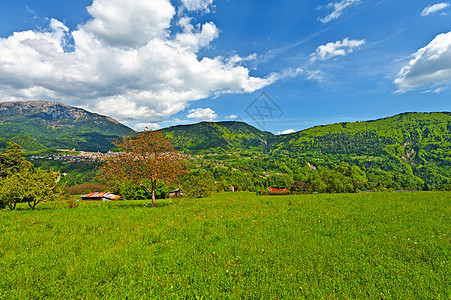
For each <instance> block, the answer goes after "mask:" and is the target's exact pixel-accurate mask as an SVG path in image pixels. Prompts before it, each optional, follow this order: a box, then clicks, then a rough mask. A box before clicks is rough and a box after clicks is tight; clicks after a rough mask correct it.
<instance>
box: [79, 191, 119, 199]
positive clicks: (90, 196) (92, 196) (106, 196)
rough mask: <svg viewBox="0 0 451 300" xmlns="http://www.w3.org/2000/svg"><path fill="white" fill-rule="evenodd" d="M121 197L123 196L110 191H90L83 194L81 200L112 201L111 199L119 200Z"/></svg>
mask: <svg viewBox="0 0 451 300" xmlns="http://www.w3.org/2000/svg"><path fill="white" fill-rule="evenodd" d="M120 198H121V196H117V195H115V194H112V193H109V192H105V193H89V194H86V195H83V196H81V200H90V201H111V200H119V199H120Z"/></svg>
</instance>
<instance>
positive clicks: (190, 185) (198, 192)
mask: <svg viewBox="0 0 451 300" xmlns="http://www.w3.org/2000/svg"><path fill="white" fill-rule="evenodd" d="M184 188H185V190H186V193H187V195H188V196H189V197H191V198H204V197H208V196H210V195H211V194H212V192H213V190H214V188H215V186H214V185H213V179H211V178H209V177H208V176H207V175H205V174H200V173H195V174H192V175H191V176H190V177H189V178H188V179H186V180H185V184H184Z"/></svg>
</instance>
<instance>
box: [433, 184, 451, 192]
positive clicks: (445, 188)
mask: <svg viewBox="0 0 451 300" xmlns="http://www.w3.org/2000/svg"><path fill="white" fill-rule="evenodd" d="M435 190H436V191H443V192H451V184H442V185H440V186H438V187H436V188H435Z"/></svg>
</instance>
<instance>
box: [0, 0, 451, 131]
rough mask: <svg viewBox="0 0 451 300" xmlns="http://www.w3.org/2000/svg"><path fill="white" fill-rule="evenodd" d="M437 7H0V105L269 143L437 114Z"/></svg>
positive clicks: (153, 1)
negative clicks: (46, 103) (273, 138)
mask: <svg viewBox="0 0 451 300" xmlns="http://www.w3.org/2000/svg"><path fill="white" fill-rule="evenodd" d="M450 79H451V6H450V2H446V1H422V0H417V1H404V0H396V1H395V0H374V1H370V0H337V1H331V0H329V1H294V0H279V1H267V0H260V1H255V0H254V1H250V0H239V1H238V0H177V1H170V0H133V1H121V0H94V1H86V0H80V1H66V0H59V1H56V0H41V1H29V0H28V1H26V0H16V1H5V0H0V99H1V101H18V100H51V101H60V102H63V103H67V104H69V105H75V106H79V107H83V108H86V109H88V110H91V111H94V112H97V113H101V114H106V115H110V116H112V117H114V118H116V119H118V120H119V121H122V122H124V123H126V124H127V125H129V126H131V127H134V128H136V129H142V128H143V127H144V126H148V127H149V128H160V127H166V126H171V125H176V124H186V123H194V122H198V121H201V120H209V121H222V120H242V121H245V122H247V123H249V124H251V125H254V126H256V127H258V128H260V129H263V130H268V131H272V132H273V133H280V132H290V131H293V130H294V131H298V130H302V129H305V128H308V127H311V126H314V125H321V124H330V123H335V122H344V121H362V120H370V119H377V118H381V117H387V116H390V115H394V114H397V113H401V112H407V111H450V110H451V90H450V89H449V87H450Z"/></svg>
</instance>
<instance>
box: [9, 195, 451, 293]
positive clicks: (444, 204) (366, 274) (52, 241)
mask: <svg viewBox="0 0 451 300" xmlns="http://www.w3.org/2000/svg"><path fill="white" fill-rule="evenodd" d="M157 203H158V207H157V208H151V207H150V206H151V203H150V201H118V202H82V203H80V206H79V207H78V208H74V209H69V208H68V206H67V203H66V202H63V201H61V202H52V203H45V204H43V205H40V206H38V207H37V210H36V211H31V210H30V209H28V208H26V206H25V205H21V206H19V209H18V210H17V211H9V210H7V209H5V210H0V274H1V276H0V299H37V298H60V299H78V298H83V299H96V298H105V299H125V298H128V299H156V298H157V299H158V298H168V299H186V298H188V299H306V298H308V299H319V298H325V299H335V298H340V299H343V298H344V299H346V298H359V299H362V298H373V299H374V298H380V299H449V297H450V296H451V287H450V286H451V284H450V278H451V272H450V269H451V268H450V258H451V244H450V236H449V234H450V233H451V194H450V193H449V192H419V193H371V194H364V193H362V194H315V195H305V196H304V195H298V196H256V195H255V194H254V193H221V194H214V195H213V196H212V197H210V198H205V199H170V200H169V199H167V200H160V201H158V202H157Z"/></svg>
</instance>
